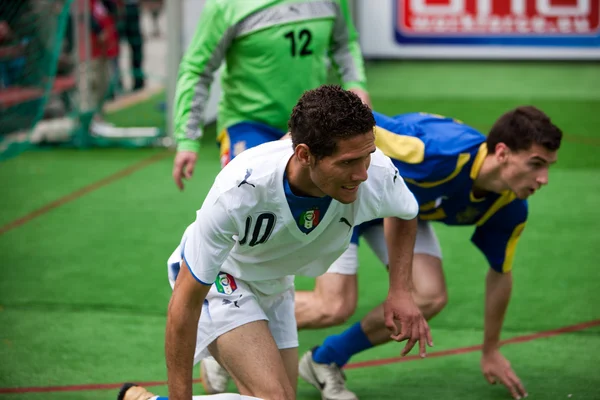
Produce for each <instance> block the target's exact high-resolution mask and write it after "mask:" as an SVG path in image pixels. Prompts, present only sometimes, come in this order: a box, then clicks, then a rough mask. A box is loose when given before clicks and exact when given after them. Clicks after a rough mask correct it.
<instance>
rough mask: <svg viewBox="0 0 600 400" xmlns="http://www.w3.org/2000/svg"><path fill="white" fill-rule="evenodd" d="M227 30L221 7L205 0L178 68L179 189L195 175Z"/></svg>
mask: <svg viewBox="0 0 600 400" xmlns="http://www.w3.org/2000/svg"><path fill="white" fill-rule="evenodd" d="M229 28H230V25H229V23H228V22H227V21H226V20H225V16H224V12H223V10H222V9H221V4H220V3H219V2H217V0H208V1H207V2H206V4H205V6H204V9H203V10H202V14H201V15H200V20H199V21H198V26H197V28H196V32H195V34H194V37H193V38H192V41H191V43H190V44H189V46H188V48H187V49H186V52H185V54H184V56H183V58H182V60H181V63H180V65H179V77H178V79H177V88H176V91H175V108H174V119H175V132H174V136H175V140H176V141H177V155H176V157H175V162H174V165H173V179H174V180H175V183H176V184H177V186H178V187H179V189H181V190H183V182H182V178H184V177H185V178H186V179H189V178H191V176H192V174H193V172H194V166H195V164H196V159H197V156H196V153H197V152H198V150H199V149H200V138H201V137H202V118H203V117H204V112H205V106H206V103H207V101H208V95H209V89H210V85H211V84H212V81H213V79H214V74H215V72H216V70H217V69H218V68H219V67H220V66H221V63H222V62H223V59H224V57H225V54H226V52H227V49H228V48H229V45H230V44H231V41H232V39H233V32H232V31H231V30H230V29H229Z"/></svg>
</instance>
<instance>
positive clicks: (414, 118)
mask: <svg viewBox="0 0 600 400" xmlns="http://www.w3.org/2000/svg"><path fill="white" fill-rule="evenodd" d="M373 114H374V116H375V121H376V125H377V127H376V131H375V135H376V136H375V144H376V145H377V147H378V148H379V149H381V150H382V151H383V152H384V153H385V154H386V155H387V156H388V157H390V158H391V159H392V161H393V163H394V165H395V166H396V168H398V170H399V172H400V175H402V177H403V178H404V179H405V181H406V184H407V185H408V187H409V188H410V190H411V191H412V192H413V193H414V195H415V197H416V199H417V201H418V203H419V219H420V220H424V221H438V222H441V223H444V224H447V225H475V227H476V228H475V232H474V233H473V236H472V238H471V240H472V242H473V243H474V244H475V245H476V246H477V247H478V248H479V249H480V250H481V251H482V252H483V254H484V255H485V257H486V258H487V260H488V262H489V264H490V266H491V267H492V268H493V269H494V270H496V271H499V272H508V271H510V270H511V269H512V262H513V256H514V251H515V247H516V244H517V241H518V239H519V236H520V234H521V232H522V231H523V228H524V226H525V222H526V220H527V201H526V200H520V199H517V198H516V196H515V195H514V193H512V192H511V191H505V192H503V193H501V194H498V193H486V195H485V196H484V197H475V195H474V193H473V185H474V180H475V178H476V177H477V175H478V174H479V170H480V168H481V165H482V163H483V160H484V159H485V157H486V155H487V147H486V144H485V136H484V135H483V134H481V133H480V132H478V131H477V130H475V129H473V128H471V127H469V126H467V125H465V124H463V123H462V122H460V121H457V120H454V119H451V118H446V117H442V116H439V115H434V114H426V113H410V114H401V115H397V116H394V117H388V116H385V115H382V114H379V113H376V112H374V113H373Z"/></svg>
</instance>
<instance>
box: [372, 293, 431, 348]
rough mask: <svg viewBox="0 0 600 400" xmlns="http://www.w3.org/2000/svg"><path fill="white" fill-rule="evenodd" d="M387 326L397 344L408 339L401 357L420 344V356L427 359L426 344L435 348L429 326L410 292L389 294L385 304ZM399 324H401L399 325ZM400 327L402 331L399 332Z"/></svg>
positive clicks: (384, 313) (384, 311)
mask: <svg viewBox="0 0 600 400" xmlns="http://www.w3.org/2000/svg"><path fill="white" fill-rule="evenodd" d="M383 315H384V318H385V325H386V326H387V327H388V329H389V330H391V331H392V335H391V338H392V339H394V340H395V341H397V342H402V341H404V340H407V339H408V342H407V343H406V346H405V347H404V349H403V350H402V353H401V355H402V356H405V355H406V354H408V352H409V351H410V350H411V349H412V348H413V346H414V345H415V343H417V341H418V342H419V354H420V355H421V357H425V346H426V345H425V343H427V344H428V345H429V346H430V347H431V346H433V340H432V339H431V331H430V330H429V325H428V324H427V321H426V320H425V317H423V314H421V310H419V307H417V305H416V304H415V302H414V300H413V298H412V295H411V294H410V293H409V292H406V293H401V294H394V295H392V294H389V295H388V297H387V299H386V300H385V303H383ZM397 322H399V323H400V324H399V325H398V323H397ZM398 326H400V330H398Z"/></svg>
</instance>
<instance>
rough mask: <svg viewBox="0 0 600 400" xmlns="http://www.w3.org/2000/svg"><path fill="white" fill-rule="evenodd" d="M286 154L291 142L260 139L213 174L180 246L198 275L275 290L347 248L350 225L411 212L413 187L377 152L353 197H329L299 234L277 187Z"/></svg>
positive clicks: (313, 272)
mask: <svg viewBox="0 0 600 400" xmlns="http://www.w3.org/2000/svg"><path fill="white" fill-rule="evenodd" d="M292 155H293V150H292V143H291V140H279V141H274V142H270V143H266V144H263V145H260V146H257V147H254V148H252V149H249V150H246V151H244V152H243V153H242V154H240V155H239V156H237V157H236V158H235V159H233V160H232V161H231V162H230V163H229V164H228V165H227V166H226V167H225V168H224V169H223V170H222V171H221V172H220V173H219V175H218V176H217V177H216V179H215V182H214V184H213V186H212V188H211V190H210V192H209V193H208V195H207V197H206V199H205V200H204V203H203V204H202V207H201V208H200V210H198V211H197V214H196V220H195V221H194V222H193V223H192V224H191V225H190V226H189V227H188V228H187V229H186V231H185V233H184V236H183V238H182V241H181V245H180V246H181V250H179V251H180V252H181V254H182V255H183V258H184V259H185V261H186V263H187V265H188V266H189V267H190V270H191V271H192V274H193V275H194V277H195V278H196V279H197V280H198V281H200V282H202V283H204V284H212V283H213V282H214V281H215V279H216V277H217V274H218V273H219V272H220V271H223V272H227V273H229V274H230V275H232V276H233V277H234V278H238V279H241V280H243V281H245V282H247V283H249V284H251V285H252V286H253V287H254V288H255V289H256V290H258V291H260V292H262V293H265V294H273V293H277V292H280V291H283V290H285V289H287V288H289V287H290V286H292V285H293V275H305V276H318V275H321V274H323V273H325V272H326V271H327V269H328V268H329V266H330V265H331V264H332V263H333V262H334V261H335V260H336V259H337V258H338V257H339V256H340V255H341V254H342V253H343V252H344V250H345V249H346V248H347V247H348V244H349V242H350V237H351V235H352V227H354V226H356V225H359V224H360V223H362V222H365V221H370V220H373V219H376V218H383V217H390V216H395V217H399V218H403V219H412V218H415V217H416V215H417V212H418V205H417V202H416V200H415V198H414V196H413V194H412V192H411V191H410V190H409V189H408V188H407V187H406V185H405V183H404V180H403V179H402V178H401V177H400V176H399V173H398V170H397V169H396V168H395V167H394V165H393V164H392V161H391V160H390V159H389V158H388V157H387V156H385V155H384V154H383V153H382V152H381V151H379V150H377V151H376V152H375V153H373V154H372V155H371V164H370V166H369V169H368V179H367V180H366V181H365V182H363V183H362V184H361V185H360V186H359V188H358V196H357V199H356V201H355V202H353V203H351V204H342V203H340V202H338V201H336V200H332V201H331V204H330V205H329V208H328V209H327V211H326V212H325V215H323V216H321V221H320V222H319V224H318V225H317V226H316V228H314V229H313V230H312V231H311V232H310V233H308V234H305V233H303V232H302V231H301V230H300V228H299V227H298V224H297V222H296V221H295V219H294V217H293V215H292V212H291V210H290V207H289V205H288V202H287V199H286V196H285V192H284V186H283V178H284V172H285V169H286V166H287V164H288V161H289V159H290V157H291V156H292ZM176 251H177V250H176Z"/></svg>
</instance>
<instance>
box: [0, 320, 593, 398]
mask: <svg viewBox="0 0 600 400" xmlns="http://www.w3.org/2000/svg"><path fill="white" fill-rule="evenodd" d="M598 325H600V319H596V320H594V321H589V322H583V323H581V324H577V325H570V326H565V327H563V328H558V329H552V330H549V331H543V332H537V333H532V334H530V335H523V336H515V337H513V338H510V339H506V340H502V341H501V343H502V344H513V343H525V342H530V341H532V340H536V339H542V338H548V337H552V336H557V335H562V334H563V333H572V332H577V331H582V330H584V329H588V328H592V327H594V326H598ZM482 347H483V346H482V345H480V344H479V345H476V346H468V347H459V348H456V349H449V350H442V351H436V352H433V353H427V358H434V357H444V356H454V355H457V354H465V353H472V352H474V351H479V350H481V348H482ZM420 359H421V357H420V356H418V355H412V356H406V357H392V358H383V359H381V360H369V361H360V362H355V363H351V364H348V365H347V366H346V367H345V369H352V368H364V367H375V366H379V365H386V364H392V363H400V362H406V361H413V360H420ZM0 390H1V389H0ZM0 393H1V392H0Z"/></svg>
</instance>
